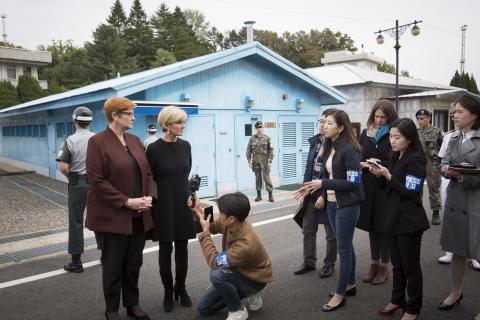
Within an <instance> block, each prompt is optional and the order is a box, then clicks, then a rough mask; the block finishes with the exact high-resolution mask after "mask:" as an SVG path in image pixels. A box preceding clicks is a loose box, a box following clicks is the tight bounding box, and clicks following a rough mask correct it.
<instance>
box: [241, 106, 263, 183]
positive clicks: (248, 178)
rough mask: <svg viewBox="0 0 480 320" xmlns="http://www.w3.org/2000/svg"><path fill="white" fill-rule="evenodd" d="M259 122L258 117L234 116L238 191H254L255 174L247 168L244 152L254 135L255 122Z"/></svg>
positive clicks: (259, 118) (259, 117)
mask: <svg viewBox="0 0 480 320" xmlns="http://www.w3.org/2000/svg"><path fill="white" fill-rule="evenodd" d="M261 120H262V118H261V116H260V115H258V116H257V115H246V116H244V115H236V116H235V170H236V172H235V173H236V177H237V190H238V191H242V190H250V189H255V174H254V173H253V171H252V169H250V167H249V166H248V162H247V156H246V152H247V146H248V141H249V140H250V137H251V136H252V135H254V134H255V133H256V130H255V122H257V121H261Z"/></svg>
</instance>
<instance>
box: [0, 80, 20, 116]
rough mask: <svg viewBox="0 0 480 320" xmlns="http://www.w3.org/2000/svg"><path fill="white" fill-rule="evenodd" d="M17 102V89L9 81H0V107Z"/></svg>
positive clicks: (9, 105)
mask: <svg viewBox="0 0 480 320" xmlns="http://www.w3.org/2000/svg"><path fill="white" fill-rule="evenodd" d="M18 103H19V100H18V94H17V89H15V86H14V85H13V84H11V83H10V82H9V81H1V82H0V109H3V108H7V107H11V106H14V105H16V104H18Z"/></svg>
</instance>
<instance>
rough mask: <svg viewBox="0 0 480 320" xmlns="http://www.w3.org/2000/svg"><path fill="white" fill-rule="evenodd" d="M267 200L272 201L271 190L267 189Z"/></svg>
mask: <svg viewBox="0 0 480 320" xmlns="http://www.w3.org/2000/svg"><path fill="white" fill-rule="evenodd" d="M268 201H270V202H273V192H272V191H268Z"/></svg>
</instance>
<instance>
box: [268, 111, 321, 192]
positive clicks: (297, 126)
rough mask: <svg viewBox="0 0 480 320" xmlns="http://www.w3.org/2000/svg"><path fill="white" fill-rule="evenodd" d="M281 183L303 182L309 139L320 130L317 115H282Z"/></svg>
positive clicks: (280, 122)
mask: <svg viewBox="0 0 480 320" xmlns="http://www.w3.org/2000/svg"><path fill="white" fill-rule="evenodd" d="M278 123H279V124H280V133H279V158H280V162H279V171H280V184H282V185H285V184H293V183H302V182H303V174H304V172H305V166H306V163H307V158H308V150H309V147H310V145H309V143H308V139H309V138H310V137H312V136H314V135H315V134H316V133H317V132H318V121H317V116H316V115H313V116H280V117H279V121H278Z"/></svg>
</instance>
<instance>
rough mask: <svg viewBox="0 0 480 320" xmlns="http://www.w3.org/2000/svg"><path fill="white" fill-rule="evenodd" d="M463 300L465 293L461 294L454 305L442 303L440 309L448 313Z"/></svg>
mask: <svg viewBox="0 0 480 320" xmlns="http://www.w3.org/2000/svg"><path fill="white" fill-rule="evenodd" d="M462 299H463V293H461V294H460V297H458V299H457V300H456V301H455V302H454V303H452V304H446V303H445V302H442V303H440V305H439V306H438V309H440V310H442V311H447V310H451V309H452V308H453V307H455V306H456V305H457V304H460V301H461V300H462Z"/></svg>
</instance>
